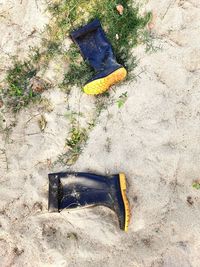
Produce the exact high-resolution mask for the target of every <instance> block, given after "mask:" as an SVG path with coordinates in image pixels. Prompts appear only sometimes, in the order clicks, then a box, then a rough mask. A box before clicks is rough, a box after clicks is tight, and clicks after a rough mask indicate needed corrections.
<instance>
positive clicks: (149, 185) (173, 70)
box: [0, 0, 200, 267]
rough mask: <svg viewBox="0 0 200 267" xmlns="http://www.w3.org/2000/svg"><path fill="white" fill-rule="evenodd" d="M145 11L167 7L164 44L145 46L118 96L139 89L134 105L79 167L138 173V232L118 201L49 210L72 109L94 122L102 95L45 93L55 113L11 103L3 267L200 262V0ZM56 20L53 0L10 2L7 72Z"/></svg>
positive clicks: (6, 117)
mask: <svg viewBox="0 0 200 267" xmlns="http://www.w3.org/2000/svg"><path fill="white" fill-rule="evenodd" d="M14 2H15V3H14ZM145 8H146V10H153V11H154V12H155V13H156V16H157V18H156V25H155V28H154V30H153V31H154V36H155V38H156V43H158V45H159V46H160V47H161V49H160V50H158V51H157V52H156V53H152V54H146V53H145V52H144V47H142V46H141V47H138V48H137V49H135V50H134V51H133V53H134V54H135V55H136V56H137V57H138V58H139V59H140V61H139V64H138V67H137V69H136V70H135V73H136V74H139V73H140V75H138V78H137V80H136V81H133V82H131V83H129V84H125V85H121V86H118V87H116V88H115V90H112V92H111V97H116V96H119V95H120V94H122V93H124V92H126V91H127V92H128V99H127V101H126V103H125V104H124V106H123V107H122V108H121V109H119V108H118V107H117V104H116V103H115V102H114V103H113V104H110V105H109V107H108V108H107V109H106V110H105V111H103V112H102V113H101V115H100V117H99V120H98V123H97V125H96V126H95V127H94V129H93V130H92V131H91V133H90V136H89V140H88V142H87V145H86V147H85V148H84V151H83V153H82V154H81V156H80V158H79V160H78V161H77V163H76V164H75V165H74V166H72V167H71V170H75V171H94V172H97V173H102V174H114V173H118V172H122V171H123V172H125V173H126V175H127V179H128V185H129V186H128V197H129V200H130V204H131V210H132V219H131V224H130V227H129V231H128V233H124V232H122V231H120V230H119V228H118V223H117V218H116V217H115V214H114V213H112V212H111V211H109V210H108V209H106V208H100V207H98V208H91V209H85V210H81V211H75V212H70V213H69V212H66V211H65V212H61V213H60V214H49V213H48V211H47V196H48V179H47V174H48V173H49V172H50V171H52V169H51V168H50V166H49V165H50V162H51V161H52V162H53V161H54V160H55V159H56V158H57V156H58V155H59V154H60V153H63V152H65V149H66V148H65V139H66V136H67V133H68V131H69V129H70V125H69V124H70V123H69V120H67V118H66V113H67V112H69V111H76V112H77V111H81V112H82V113H83V117H82V118H81V124H82V125H84V124H86V123H87V122H88V121H90V120H92V119H93V117H94V116H95V115H94V113H95V111H94V108H95V105H94V101H95V99H94V98H93V97H90V96H86V95H84V94H83V93H82V92H81V91H80V89H79V88H73V90H72V93H71V95H70V97H69V98H66V95H65V94H64V93H63V92H61V91H60V90H59V89H58V88H54V89H52V90H49V91H47V92H45V93H44V95H45V96H46V97H47V98H48V99H49V100H50V101H51V103H52V111H51V112H47V111H46V110H43V109H42V108H41V107H39V106H31V107H30V108H28V109H25V110H23V111H21V112H20V113H19V114H18V115H17V118H15V117H14V116H13V115H11V114H8V113H5V111H4V108H2V109H1V122H0V123H1V129H3V131H1V136H0V138H1V141H0V152H1V154H0V183H1V187H0V194H1V203H0V266H2V267H8V266H16V267H18V266H19V267H23V266H30V267H32V266H38V267H45V266H55V267H59V266H62V267H64V266H66V267H68V266H69V267H73V266H74V267H79V266H83V267H107V266H109V267H112V266H116V267H121V266H127V267H199V266H200V259H199V249H200V237H199V225H200V195H199V191H198V190H196V189H194V188H193V187H192V183H193V181H194V180H196V179H198V178H199V177H200V156H199V155H200V145H199V144H200V110H199V107H200V75H199V74H200V46H199V44H200V27H199V21H200V3H199V1H198V0H177V1H174V0H166V1H159V0H150V1H149V2H148V4H147V5H146V7H145ZM47 21H48V17H47V16H46V15H45V12H44V6H43V3H42V2H41V1H31V0H23V1H21V2H20V1H7V0H4V1H3V0H1V1H0V30H1V34H0V51H1V57H0V62H1V67H0V68H1V76H2V77H3V74H4V71H5V70H6V69H7V68H8V66H9V64H10V62H9V58H10V56H11V55H16V54H18V55H21V56H22V57H23V56H24V55H26V53H27V51H28V49H29V45H33V44H37V43H39V42H40V32H41V30H42V29H43V27H44V25H45V23H47ZM41 115H44V116H45V118H46V120H47V127H46V128H45V131H44V132H40V129H39V127H38V119H39V118H40V116H41ZM14 122H15V124H16V126H15V127H12V130H11V131H8V129H9V126H10V125H12V124H13V123H14ZM5 129H7V130H5ZM65 169H66V168H63V167H62V168H61V167H60V168H59V167H58V166H56V167H54V168H53V170H54V171H61V170H65ZM188 197H189V198H188ZM188 200H189V201H188Z"/></svg>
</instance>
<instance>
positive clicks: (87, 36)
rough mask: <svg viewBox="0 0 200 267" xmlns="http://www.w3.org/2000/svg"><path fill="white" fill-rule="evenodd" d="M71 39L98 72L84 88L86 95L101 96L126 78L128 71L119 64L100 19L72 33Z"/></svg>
mask: <svg viewBox="0 0 200 267" xmlns="http://www.w3.org/2000/svg"><path fill="white" fill-rule="evenodd" d="M71 37H72V40H73V41H74V42H75V43H76V44H77V45H78V46H79V48H80V51H81V54H82V56H83V58H84V59H85V60H87V61H88V62H89V64H90V65H91V66H92V68H93V69H94V70H95V71H96V75H95V76H94V77H92V78H91V79H90V80H89V81H88V82H87V83H86V85H85V86H84V88H83V90H84V92H85V93H87V94H92V95H96V94H101V93H103V92H105V91H106V90H107V89H108V88H109V87H110V86H112V85H113V84H115V83H117V82H120V81H122V80H123V79H124V78H125V77H126V75H127V72H126V69H125V68H124V67H123V66H122V65H120V64H119V63H117V61H116V58H115V56H114V54H113V50H112V46H111V44H110V42H109V41H108V39H107V37H106V34H105V32H104V30H103V28H102V26H101V23H100V21H99V20H98V19H95V20H94V21H92V22H91V23H89V24H87V25H85V26H83V27H82V28H80V29H78V30H76V31H74V32H72V33H71Z"/></svg>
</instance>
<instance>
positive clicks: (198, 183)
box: [192, 181, 200, 190]
mask: <svg viewBox="0 0 200 267" xmlns="http://www.w3.org/2000/svg"><path fill="white" fill-rule="evenodd" d="M192 187H193V188H195V189H198V190H199V189H200V182H199V181H196V182H194V183H193V184H192Z"/></svg>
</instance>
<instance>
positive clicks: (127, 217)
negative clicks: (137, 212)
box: [119, 173, 131, 232]
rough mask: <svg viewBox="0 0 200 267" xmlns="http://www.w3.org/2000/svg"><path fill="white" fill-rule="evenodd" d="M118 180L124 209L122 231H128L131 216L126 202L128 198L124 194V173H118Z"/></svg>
mask: <svg viewBox="0 0 200 267" xmlns="http://www.w3.org/2000/svg"><path fill="white" fill-rule="evenodd" d="M119 182H120V189H121V194H122V199H123V202H124V209H125V225H124V231H125V232H127V231H128V226H129V223H130V218H131V212H130V206H129V202H128V198H127V196H126V176H125V174H124V173H120V174H119Z"/></svg>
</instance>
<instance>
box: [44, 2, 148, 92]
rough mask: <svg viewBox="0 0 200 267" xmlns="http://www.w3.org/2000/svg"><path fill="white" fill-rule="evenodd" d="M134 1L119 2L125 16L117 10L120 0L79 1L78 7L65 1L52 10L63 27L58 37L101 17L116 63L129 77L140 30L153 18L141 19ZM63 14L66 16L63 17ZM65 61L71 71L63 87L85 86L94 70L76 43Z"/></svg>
mask: <svg viewBox="0 0 200 267" xmlns="http://www.w3.org/2000/svg"><path fill="white" fill-rule="evenodd" d="M131 2H132V1H130V0H122V1H120V3H121V4H122V5H123V6H124V13H123V15H120V14H119V13H118V12H117V10H116V6H117V4H118V3H119V2H118V1H117V0H114V1H110V0H103V1H102V0H92V1H86V0H82V1H78V4H77V0H71V1H65V0H63V1H61V2H60V3H59V4H53V5H51V6H50V7H49V10H50V11H51V12H52V14H53V15H54V16H56V17H57V19H58V21H59V25H62V26H61V28H62V30H61V32H60V34H59V36H62V35H63V34H64V35H68V34H69V33H70V31H72V30H74V29H76V28H78V27H79V26H82V25H84V24H86V23H88V22H89V21H92V20H93V19H95V18H98V19H99V20H100V21H101V23H102V26H103V28H104V30H105V31H106V34H107V36H108V38H109V40H110V42H111V44H112V46H113V49H114V52H115V55H116V58H117V61H118V62H119V63H120V64H122V65H124V66H125V67H126V69H127V70H128V72H129V74H130V72H131V71H132V70H133V69H134V68H135V66H136V64H137V62H136V59H135V57H134V56H133V55H132V52H131V50H132V48H133V47H134V46H136V45H137V44H138V36H139V30H141V29H144V27H145V26H146V24H147V22H148V21H149V20H150V18H151V13H148V14H146V15H145V16H144V17H141V16H139V15H138V9H137V8H134V7H133V6H132V5H131ZM62 12H64V14H65V16H64V18H63V16H62V15H61V13H62ZM66 17H67V19H66ZM66 21H67V22H68V23H66ZM66 58H67V60H68V62H69V71H68V72H67V73H66V75H65V78H64V81H63V83H62V85H61V86H62V88H66V89H69V87H70V86H73V85H77V86H80V87H82V86H83V85H84V84H85V83H86V81H87V80H88V79H89V78H91V77H92V75H93V74H94V71H93V70H92V69H91V67H90V66H89V64H87V62H85V61H83V59H82V58H81V56H80V52H79V49H78V48H77V47H76V46H75V45H74V44H72V45H71V46H70V49H69V50H68V52H67V53H66ZM130 77H131V76H129V77H128V78H130Z"/></svg>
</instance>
